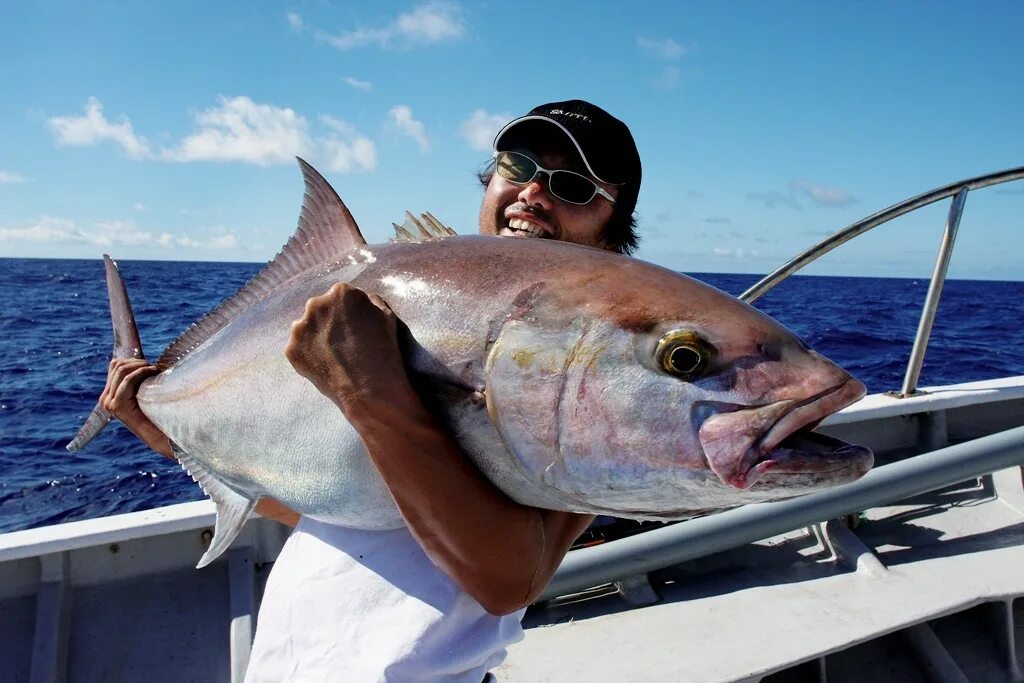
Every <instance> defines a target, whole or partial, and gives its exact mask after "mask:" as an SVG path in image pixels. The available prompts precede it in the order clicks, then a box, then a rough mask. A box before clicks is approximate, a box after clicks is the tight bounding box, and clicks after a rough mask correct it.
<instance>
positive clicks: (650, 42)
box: [636, 36, 686, 59]
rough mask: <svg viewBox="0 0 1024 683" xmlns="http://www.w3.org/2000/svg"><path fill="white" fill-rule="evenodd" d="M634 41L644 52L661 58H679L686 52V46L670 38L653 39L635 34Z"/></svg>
mask: <svg viewBox="0 0 1024 683" xmlns="http://www.w3.org/2000/svg"><path fill="white" fill-rule="evenodd" d="M636 42H637V45H639V46H640V48H641V49H642V50H643V51H644V52H646V53H648V54H651V55H654V56H655V57H659V58H661V59H679V58H680V57H682V56H683V55H685V54H686V48H685V47H683V46H682V45H680V44H679V43H677V42H676V41H675V40H673V39H672V38H663V39H661V40H655V39H653V38H646V37H644V36H637V38H636Z"/></svg>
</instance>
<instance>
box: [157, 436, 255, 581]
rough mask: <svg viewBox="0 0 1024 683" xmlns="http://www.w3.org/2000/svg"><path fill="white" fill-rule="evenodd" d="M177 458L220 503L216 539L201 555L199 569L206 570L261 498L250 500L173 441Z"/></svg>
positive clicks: (201, 486)
mask: <svg viewBox="0 0 1024 683" xmlns="http://www.w3.org/2000/svg"><path fill="white" fill-rule="evenodd" d="M171 450H173V451H174V457H175V458H177V459H178V462H179V463H181V467H182V469H184V470H185V471H186V472H188V474H189V476H191V477H192V479H194V480H195V482H196V483H197V484H199V486H200V488H202V489H203V492H204V493H205V494H206V495H208V496H209V497H210V499H211V500H213V502H214V504H215V505H216V506H217V521H216V523H215V524H214V527H213V540H212V541H210V547H209V548H207V549H206V552H205V553H204V554H203V556H202V557H201V558H199V564H197V565H196V569H202V568H203V567H205V566H206V565H208V564H210V563H211V562H213V561H214V560H215V559H217V557H218V556H219V555H220V554H221V553H223V552H224V551H225V550H227V549H228V547H229V546H230V545H231V543H232V542H233V541H234V540H235V537H237V536H238V533H239V532H240V531H241V530H242V527H243V526H245V522H246V520H248V519H249V514H250V513H251V512H252V511H253V509H255V507H256V503H257V501H258V500H259V499H258V498H257V499H256V500H250V499H249V498H248V497H246V496H243V495H242V494H241V493H238V492H237V491H235V490H234V489H233V488H231V487H230V486H228V485H227V484H225V483H223V482H222V481H220V480H219V479H217V478H216V477H215V476H214V475H213V474H211V473H210V472H209V471H208V470H207V469H206V467H205V466H203V465H202V464H201V463H200V462H199V461H198V460H196V459H195V458H193V457H192V456H191V455H189V454H188V453H186V452H185V451H183V450H181V448H180V447H179V446H178V444H176V443H174V442H173V441H172V442H171Z"/></svg>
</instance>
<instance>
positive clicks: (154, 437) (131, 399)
mask: <svg viewBox="0 0 1024 683" xmlns="http://www.w3.org/2000/svg"><path fill="white" fill-rule="evenodd" d="M159 373H160V370H159V369H158V368H157V367H156V366H155V365H150V364H149V361H147V360H146V359H145V358H114V359H113V360H111V361H110V367H109V368H108V369H107V385H106V386H105V387H103V392H102V393H101V394H100V401H99V403H100V406H102V408H103V409H104V410H106V411H107V412H108V413H110V414H111V415H113V416H114V417H116V418H117V419H119V420H120V421H121V422H123V423H124V426H125V427H127V428H128V429H130V430H131V431H132V433H133V434H135V436H137V437H139V438H140V439H142V441H144V442H145V443H146V445H148V446H149V447H150V448H152V449H153V450H155V451H157V452H158V453H160V454H162V455H165V456H167V457H168V458H171V457H173V455H172V453H171V442H170V441H169V440H168V438H167V436H166V435H165V434H164V433H163V432H161V431H160V428H159V427H157V426H156V425H155V424H153V421H152V420H150V419H149V418H148V417H146V414H145V413H143V412H142V409H141V408H139V399H138V398H137V395H138V393H139V385H140V384H142V381H143V380H145V379H147V378H149V377H153V376H154V375H157V374H159Z"/></svg>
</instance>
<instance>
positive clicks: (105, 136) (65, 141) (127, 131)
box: [46, 97, 150, 159]
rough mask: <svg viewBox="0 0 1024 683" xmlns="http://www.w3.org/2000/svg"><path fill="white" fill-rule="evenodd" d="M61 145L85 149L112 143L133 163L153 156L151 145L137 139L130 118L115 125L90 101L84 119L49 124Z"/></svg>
mask: <svg viewBox="0 0 1024 683" xmlns="http://www.w3.org/2000/svg"><path fill="white" fill-rule="evenodd" d="M46 123H47V125H48V126H49V128H50V130H51V131H52V132H53V135H54V136H55V137H56V139H57V144H58V145H69V146H77V147H85V146H91V145H97V144H99V143H100V142H102V141H103V140H112V141H113V142H115V143H117V144H119V145H121V147H122V148H123V149H124V151H125V153H126V154H127V155H128V157H129V158H130V159H145V158H147V157H149V156H150V149H149V142H148V141H147V140H146V138H144V137H140V136H137V135H136V134H135V131H134V130H133V129H132V124H131V122H130V121H129V120H128V118H127V117H125V116H122V117H121V119H120V121H118V122H117V123H112V122H110V121H108V120H107V118H106V117H105V116H104V115H103V104H102V103H101V102H100V101H99V100H98V99H96V98H95V97H90V98H89V100H88V101H87V102H86V104H85V115H84V116H55V117H53V118H51V119H49V120H48V121H47V122H46Z"/></svg>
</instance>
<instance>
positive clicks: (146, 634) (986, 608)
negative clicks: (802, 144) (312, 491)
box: [0, 167, 1024, 683]
mask: <svg viewBox="0 0 1024 683" xmlns="http://www.w3.org/2000/svg"><path fill="white" fill-rule="evenodd" d="M1021 178H1024V167H1021V168H1015V169H1010V170H1007V171H1002V172H999V173H993V174H988V175H985V176H979V177H975V178H970V179H967V180H962V181H959V182H957V183H953V184H951V185H947V186H945V187H942V188H938V189H936V190H933V191H931V192H927V193H924V194H922V195H919V196H917V197H913V198H911V199H908V200H906V201H904V202H900V203H899V204H896V205H894V206H892V207H889V208H888V209H885V210H883V211H880V212H878V213H875V214H872V215H871V216H868V217H867V218H865V219H863V220H861V221H858V222H857V223H854V224H853V225H851V226H848V227H847V228H844V229H843V230H840V231H839V232H837V233H835V234H834V235H832V236H831V237H829V238H827V239H826V240H824V241H822V242H821V243H819V244H817V245H815V246H813V247H811V248H810V249H808V250H807V251H805V252H804V253H802V254H800V255H799V256H797V257H795V258H794V259H792V260H791V261H789V262H788V263H786V264H785V265H783V266H782V267H780V268H779V269H778V270H776V271H775V272H773V273H771V274H770V275H768V276H766V277H765V278H764V279H762V280H761V281H760V282H759V283H757V284H755V285H754V286H753V287H751V288H750V289H749V290H747V292H744V293H743V294H742V295H741V297H740V298H742V299H744V300H746V301H748V302H752V301H754V300H755V299H756V298H757V297H759V296H760V295H762V294H764V293H765V292H766V291H768V290H769V289H771V287H773V286H775V285H776V284H778V283H779V282H781V281H782V280H784V279H785V278H786V277H788V276H789V275H791V274H792V273H794V272H796V271H797V270H799V269H800V268H802V267H803V266H805V265H807V264H808V263H810V262H812V261H813V260H814V259H816V258H818V257H819V256H821V255H822V254H824V253H826V252H828V251H830V250H831V249H834V248H836V247H838V246H840V245H841V244H843V243H845V242H846V241H848V240H850V239H852V238H854V237H856V236H857V235H860V234H862V233H864V232H866V231H868V230H871V229H873V228H875V227H877V226H879V225H882V224H884V223H886V222H887V221H889V220H891V219H892V218H895V217H897V216H900V215H903V214H905V213H907V212H909V211H913V210H915V209H918V208H921V207H923V206H926V205H929V204H932V203H934V202H937V201H940V200H944V199H950V200H951V201H950V212H949V216H948V219H947V222H946V226H945V230H944V233H943V238H942V243H941V246H940V249H939V257H938V259H937V263H936V267H935V271H934V274H933V276H932V279H931V282H930V285H929V289H928V293H927V295H926V299H925V303H924V308H923V313H922V317H921V322H920V324H919V328H918V332H917V335H916V338H915V340H914V343H913V347H912V350H911V353H910V360H909V363H908V368H907V373H906V376H905V379H904V382H903V386H902V388H901V389H900V390H898V391H893V392H889V393H886V394H873V395H870V396H867V397H865V398H864V399H862V400H861V401H859V402H858V403H856V404H854V405H852V406H850V407H848V408H846V409H845V410H843V411H841V412H839V413H837V414H835V415H833V416H831V417H830V418H828V419H827V420H826V421H825V422H823V423H822V425H821V426H820V427H819V429H820V431H823V432H825V433H828V434H831V435H833V436H837V437H839V438H842V439H845V440H848V441H854V442H857V443H861V444H865V445H867V446H869V447H871V448H872V449H873V450H874V451H875V455H876V467H875V469H873V470H872V471H871V472H869V473H868V474H867V475H866V476H865V477H863V478H862V479H861V480H859V481H857V482H854V483H852V484H848V485H845V486H842V487H839V488H836V489H832V490H830V491H825V492H822V493H817V494H813V495H809V496H804V497H801V498H795V499H791V500H788V501H783V502H778V503H766V504H758V505H748V506H745V507H742V508H738V509H736V510H730V511H727V512H723V513H720V514H717V515H712V516H709V517H704V518H699V519H694V520H689V521H686V522H681V523H676V524H671V525H649V526H645V527H643V528H640V527H637V526H634V527H633V528H634V530H638V531H642V533H629V534H614V535H621V536H622V537H621V538H614V539H612V538H611V536H610V535H609V534H607V533H602V532H600V530H598V531H597V533H595V534H592V535H590V536H589V537H588V538H587V539H585V540H586V542H583V543H581V544H580V545H581V546H585V547H581V548H579V549H577V550H573V551H571V552H570V553H569V554H568V555H567V557H566V559H565V561H564V562H563V564H562V566H561V567H560V568H559V570H558V572H557V573H556V575H555V577H554V579H553V580H552V582H551V584H550V585H549V587H548V588H547V590H546V591H545V593H544V595H543V596H542V598H541V600H539V601H538V602H537V604H535V605H533V606H532V607H531V608H530V609H529V610H528V612H527V615H526V618H525V619H524V626H525V627H526V632H527V635H526V638H525V639H524V640H523V641H522V642H520V643H517V644H514V645H513V646H511V647H510V649H509V656H508V658H507V659H506V661H505V662H504V663H503V664H502V665H500V666H499V667H498V668H497V669H496V670H495V671H494V672H493V675H494V677H496V679H497V680H498V681H530V682H535V683H542V682H544V681H552V682H554V681H565V680H581V681H591V682H597V681H609V682H610V681H615V682H616V683H618V682H621V681H642V682H648V681H650V682H655V681H695V682H698V683H717V682H722V683H725V682H734V681H744V682H746V681H750V682H754V681H764V682H766V683H767V682H770V683H788V682H791V681H792V682H796V681H821V682H824V681H829V682H832V683H835V682H836V681H839V682H845V681H851V682H852V681H864V680H874V681H882V682H884V681H897V682H902V681H908V682H911V683H913V682H916V681H960V682H963V681H971V682H980V681H986V682H987V681H1024V543H1022V541H1024V376H1014V377H1002V378H996V379H990V380H983V381H977V382H969V383H963V384H956V385H946V386H935V387H923V388H922V387H918V386H917V383H918V379H919V377H920V368H921V363H922V361H923V358H924V354H925V351H926V349H927V344H928V339H929V336H930V332H931V326H932V322H933V321H934V317H935V311H936V308H937V306H938V302H939V297H940V296H941V292H942V287H943V284H944V282H945V279H946V273H947V268H948V264H949V256H950V254H951V253H952V250H953V247H954V244H955V238H956V234H957V230H958V228H959V223H960V217H961V215H962V212H963V209H964V202H965V200H966V197H967V194H968V192H971V191H976V190H979V189H981V188H984V187H988V186H991V185H996V184H999V183H1005V182H1010V181H1013V180H1018V179H1021ZM214 519H215V512H214V508H213V505H212V503H210V502H209V501H201V502H195V503H184V504H178V505H170V506H166V507H162V508H157V509H153V510H147V511H143V512H134V513H128V514H121V515H114V516H110V517H104V518H99V519H91V520H84V521H76V522H69V523H65V524H58V525H53V526H48V527H41V528H36V529H28V530H24V531H16V532H11V533H7V534H3V535H0V681H33V682H34V683H35V682H39V683H41V682H44V681H46V682H49V681H112V682H113V681H147V682H149V683H159V682H161V681H182V680H189V681H233V682H234V681H241V680H242V678H243V677H244V673H245V668H246V665H247V662H248V658H249V652H250V647H251V643H252V638H253V634H254V632H255V625H256V618H257V614H258V609H259V603H260V597H261V595H262V593H263V587H264V585H265V583H266V579H267V576H268V574H269V571H270V569H271V568H272V566H273V563H274V560H275V558H276V557H277V555H278V553H279V552H280V549H281V547H282V545H283V543H284V541H285V539H286V538H287V535H288V533H289V529H287V528H286V527H284V526H282V525H280V524H278V523H277V522H274V521H272V520H269V519H264V518H260V517H254V518H252V519H250V520H249V522H248V523H247V524H246V526H245V528H244V529H243V531H242V533H241V534H239V536H238V538H237V539H236V540H235V541H234V543H233V544H232V546H231V548H230V549H229V550H228V551H227V552H226V553H224V555H223V556H222V558H220V559H219V560H218V561H216V562H214V563H213V564H211V565H210V566H209V567H207V568H205V569H203V570H201V571H197V570H196V569H194V564H195V561H196V558H198V557H199V556H200V555H202V553H203V552H204V550H205V548H206V547H207V546H208V545H209V543H210V541H211V540H212V538H213V524H214ZM599 541H600V542H599Z"/></svg>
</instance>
